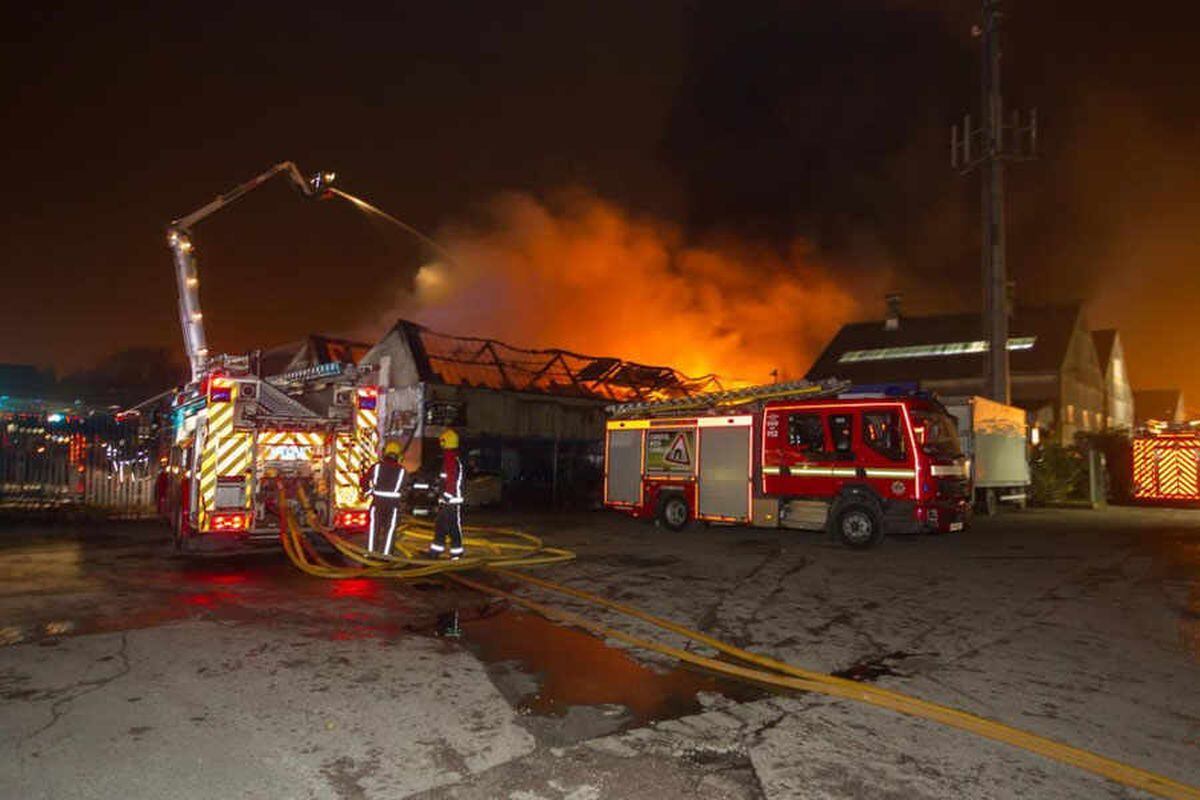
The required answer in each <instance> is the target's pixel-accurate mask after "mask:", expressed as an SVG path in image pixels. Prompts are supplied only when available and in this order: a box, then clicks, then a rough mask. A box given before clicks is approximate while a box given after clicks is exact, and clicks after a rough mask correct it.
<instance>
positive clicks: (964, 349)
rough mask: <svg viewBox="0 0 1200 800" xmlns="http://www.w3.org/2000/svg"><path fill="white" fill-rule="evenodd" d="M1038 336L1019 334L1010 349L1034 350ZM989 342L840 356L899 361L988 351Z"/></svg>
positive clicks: (880, 349) (850, 359) (845, 359)
mask: <svg viewBox="0 0 1200 800" xmlns="http://www.w3.org/2000/svg"><path fill="white" fill-rule="evenodd" d="M1036 342H1037V337H1036V336H1018V337H1014V338H1011V339H1009V340H1008V349H1009V351H1010V352H1011V351H1013V350H1032V349H1033V345H1034V344H1035V343H1036ZM988 349H989V347H988V343H987V342H986V341H984V340H983V339H977V340H976V341H973V342H944V343H942V344H912V345H905V346H903V347H877V348H874V349H872V350H847V351H846V352H844V353H842V355H841V356H840V357H839V358H838V363H839V364H848V363H852V362H855V361H899V360H901V359H905V358H936V357H938V356H962V355H971V354H974V353H986V352H987V351H988Z"/></svg>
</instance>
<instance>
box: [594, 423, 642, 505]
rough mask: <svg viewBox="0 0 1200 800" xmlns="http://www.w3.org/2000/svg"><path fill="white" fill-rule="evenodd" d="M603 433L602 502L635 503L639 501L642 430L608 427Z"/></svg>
mask: <svg viewBox="0 0 1200 800" xmlns="http://www.w3.org/2000/svg"><path fill="white" fill-rule="evenodd" d="M610 424H611V423H610ZM606 433H607V434H608V439H607V441H606V442H605V446H606V448H607V458H606V459H605V462H604V502H605V503H607V504H609V505H621V506H636V505H639V504H640V503H641V501H642V437H643V436H644V435H645V431H644V430H641V429H635V430H615V429H613V428H611V427H610V428H609V430H608V431H607V432H606Z"/></svg>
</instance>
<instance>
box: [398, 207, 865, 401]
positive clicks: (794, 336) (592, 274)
mask: <svg viewBox="0 0 1200 800" xmlns="http://www.w3.org/2000/svg"><path fill="white" fill-rule="evenodd" d="M438 238H439V239H440V240H441V242H442V243H443V244H444V245H446V247H447V248H448V250H449V251H450V253H451V254H452V255H453V256H454V260H453V262H449V261H441V262H436V263H429V264H426V265H425V266H422V267H421V268H420V270H419V271H418V272H417V274H416V276H415V279H414V281H413V285H412V287H411V289H410V290H406V291H405V292H403V293H402V297H401V302H400V308H399V312H400V315H401V316H405V317H408V318H411V319H416V320H417V321H419V322H422V323H425V324H427V325H429V326H430V327H431V328H434V329H435V330H442V331H445V332H448V333H457V334H466V335H477V336H486V337H493V338H499V339H502V340H505V341H507V342H509V343H511V344H514V345H518V346H526V347H560V348H564V349H568V350H574V351H576V352H581V353H586V354H589V355H611V356H616V357H621V358H626V359H630V360H634V361H639V362H642V363H647V364H653V365H666V366H672V367H675V368H677V369H679V370H681V371H683V372H685V373H687V374H689V375H702V374H707V373H710V372H715V373H717V374H719V375H721V376H722V377H725V378H728V379H731V380H736V381H745V382H768V381H770V380H772V378H773V377H778V379H780V380H784V379H794V378H798V377H802V376H803V374H804V372H805V370H807V368H808V366H809V365H810V364H811V362H812V360H813V358H814V357H815V356H816V355H817V353H818V352H819V350H820V348H821V347H822V346H823V345H824V343H825V342H826V341H828V339H829V337H830V336H831V335H832V334H833V332H834V331H835V330H836V329H837V327H838V326H839V325H840V324H842V323H843V322H846V321H847V320H848V319H850V318H852V317H853V316H854V315H855V313H856V312H857V311H858V308H857V303H856V302H855V300H854V299H853V298H852V296H851V294H850V293H849V292H848V291H847V289H846V288H845V287H844V286H843V285H841V284H839V282H838V281H837V280H836V277H835V275H834V273H833V271H832V270H831V269H830V268H829V267H828V266H826V265H821V264H820V263H819V262H818V261H817V260H816V259H815V257H814V256H813V254H812V253H810V252H809V250H808V248H806V246H805V245H804V243H803V242H797V243H796V244H795V245H794V246H793V247H792V248H791V250H790V252H789V253H788V254H786V255H780V254H779V252H778V251H776V250H769V249H766V248H758V247H754V246H750V245H745V244H739V243H735V242H721V243H715V244H711V245H706V246H700V245H694V244H690V243H688V242H685V241H684V240H683V238H682V236H681V233H680V232H679V230H678V229H677V228H676V227H675V226H673V225H670V224H666V223H664V222H662V221H659V220H653V219H643V218H637V217H634V216H633V215H631V214H628V213H626V212H625V211H623V210H621V209H619V208H617V207H615V206H614V205H612V204H610V203H608V202H606V201H604V200H601V199H599V198H597V197H595V196H594V195H591V194H588V193H584V192H572V193H567V194H563V195H559V196H557V197H555V198H554V199H553V200H551V201H542V200H539V199H535V198H534V197H532V196H530V195H528V194H516V193H512V194H505V195H501V196H499V197H498V198H496V199H495V200H494V201H493V202H491V203H490V204H489V205H488V206H487V208H486V213H485V214H484V216H483V219H482V221H481V222H479V223H473V224H464V225H457V226H452V227H449V228H447V229H445V230H443V231H442V232H441V233H440V234H439V236H438ZM855 284H856V286H857V288H859V289H860V290H861V288H862V275H861V273H860V274H858V275H856V279H855ZM856 294H857V296H860V297H861V296H862V294H860V293H856ZM875 294H876V293H872V294H869V295H868V296H874V295H875ZM773 373H774V375H773Z"/></svg>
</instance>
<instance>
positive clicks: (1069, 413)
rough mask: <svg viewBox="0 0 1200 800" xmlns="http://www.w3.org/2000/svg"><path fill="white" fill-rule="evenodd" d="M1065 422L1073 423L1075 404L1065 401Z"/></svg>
mask: <svg viewBox="0 0 1200 800" xmlns="http://www.w3.org/2000/svg"><path fill="white" fill-rule="evenodd" d="M1067 424H1068V425H1074V424H1075V406H1074V405H1072V404H1071V403H1067Z"/></svg>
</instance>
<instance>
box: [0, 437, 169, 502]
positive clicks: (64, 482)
mask: <svg viewBox="0 0 1200 800" xmlns="http://www.w3.org/2000/svg"><path fill="white" fill-rule="evenodd" d="M157 467H158V463H157V460H156V459H155V458H153V453H152V452H151V449H150V448H149V447H147V445H146V443H145V442H143V441H140V440H139V439H138V437H137V431H136V429H135V428H132V427H130V426H122V425H120V424H119V423H118V422H117V421H116V420H115V419H113V418H100V419H96V418H88V419H78V418H75V419H64V418H59V419H55V420H53V421H51V420H49V419H48V418H47V417H45V416H35V415H7V416H5V417H3V418H0V510H10V511H11V510H15V511H42V510H54V509H66V508H78V507H86V508H95V509H102V510H104V511H106V512H109V513H113V514H117V515H122V516H149V515H151V514H153V512H154V507H155V496H154V485H155V479H156V476H157Z"/></svg>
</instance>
